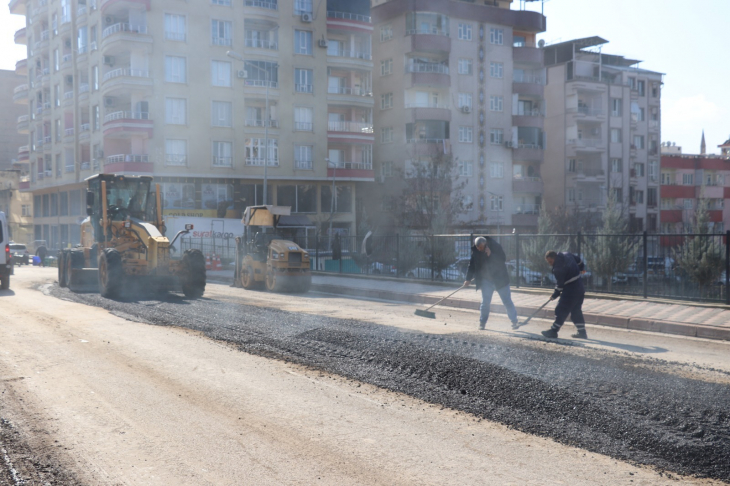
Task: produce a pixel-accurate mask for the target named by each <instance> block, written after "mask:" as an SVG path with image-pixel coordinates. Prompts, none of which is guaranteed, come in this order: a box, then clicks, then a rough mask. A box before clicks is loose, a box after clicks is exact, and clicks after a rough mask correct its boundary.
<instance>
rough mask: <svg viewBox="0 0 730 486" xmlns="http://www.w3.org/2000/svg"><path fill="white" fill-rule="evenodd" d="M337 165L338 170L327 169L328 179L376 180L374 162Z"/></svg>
mask: <svg viewBox="0 0 730 486" xmlns="http://www.w3.org/2000/svg"><path fill="white" fill-rule="evenodd" d="M335 165H336V168H335V167H327V177H332V178H334V179H335V180H361V181H374V180H375V172H374V171H373V164H372V162H337V163H336V164H335Z"/></svg>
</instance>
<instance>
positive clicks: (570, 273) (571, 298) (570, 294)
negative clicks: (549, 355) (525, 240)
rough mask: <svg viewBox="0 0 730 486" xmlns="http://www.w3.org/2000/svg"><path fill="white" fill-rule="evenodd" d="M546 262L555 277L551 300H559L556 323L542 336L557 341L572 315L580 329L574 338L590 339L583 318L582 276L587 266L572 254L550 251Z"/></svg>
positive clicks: (574, 322) (583, 289)
mask: <svg viewBox="0 0 730 486" xmlns="http://www.w3.org/2000/svg"><path fill="white" fill-rule="evenodd" d="M545 261H547V262H548V264H549V265H550V266H551V267H552V269H553V275H554V276H555V291H554V292H553V295H552V297H550V300H555V299H557V298H558V297H560V300H558V305H557V306H555V322H553V325H552V326H551V327H550V329H548V330H547V331H543V332H542V335H543V336H545V337H547V338H551V339H555V338H557V337H558V332H559V331H560V328H561V327H563V323H564V322H565V320H566V319H567V318H568V315H570V319H571V320H572V321H573V324H575V327H577V328H578V332H577V333H575V334H573V336H572V337H574V338H578V339H588V335H587V334H586V321H585V318H584V317H583V309H582V306H583V299H584V297H585V294H586V290H585V287H584V286H583V279H582V278H581V276H582V275H583V274H584V273H585V264H584V263H583V261H582V260H581V258H580V256H578V255H574V254H572V253H568V252H567V251H566V252H561V253H557V252H556V251H552V250H551V251H549V252H547V253H546V254H545Z"/></svg>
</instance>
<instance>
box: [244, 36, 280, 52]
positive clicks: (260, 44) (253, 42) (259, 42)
mask: <svg viewBox="0 0 730 486" xmlns="http://www.w3.org/2000/svg"><path fill="white" fill-rule="evenodd" d="M245 45H246V47H255V48H259V49H271V50H272V51H276V50H278V49H279V43H278V42H276V41H270V40H264V39H246V41H245Z"/></svg>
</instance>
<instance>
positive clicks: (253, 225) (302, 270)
mask: <svg viewBox="0 0 730 486" xmlns="http://www.w3.org/2000/svg"><path fill="white" fill-rule="evenodd" d="M290 214H291V208H290V207H289V206H249V207H247V208H246V209H245V211H244V213H243V225H244V232H243V236H242V237H239V238H237V239H236V242H237V245H236V267H235V271H234V282H235V285H236V286H238V287H243V288H244V289H247V290H252V289H257V288H261V287H264V286H265V287H266V290H268V291H270V292H308V291H309V288H310V287H311V285H312V272H311V270H310V260H309V253H308V252H307V251H306V250H304V249H302V248H301V247H300V246H299V245H298V244H296V243H295V242H293V241H290V240H287V239H285V238H284V237H283V236H282V235H281V234H279V233H278V232H277V230H276V229H277V226H278V223H279V218H281V216H289V215H290Z"/></svg>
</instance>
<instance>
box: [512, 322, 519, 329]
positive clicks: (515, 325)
mask: <svg viewBox="0 0 730 486" xmlns="http://www.w3.org/2000/svg"><path fill="white" fill-rule="evenodd" d="M519 327H520V321H514V322H512V329H517V328H519Z"/></svg>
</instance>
